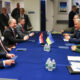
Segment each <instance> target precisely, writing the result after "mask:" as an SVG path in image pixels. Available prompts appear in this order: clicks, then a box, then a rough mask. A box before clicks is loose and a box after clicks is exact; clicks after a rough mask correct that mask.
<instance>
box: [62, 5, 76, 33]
mask: <svg viewBox="0 0 80 80" xmlns="http://www.w3.org/2000/svg"><path fill="white" fill-rule="evenodd" d="M76 14H77V7H76V6H75V5H73V6H72V10H71V11H70V12H69V23H68V28H66V29H65V30H61V32H70V33H74V21H73V18H74V16H75V15H76Z"/></svg>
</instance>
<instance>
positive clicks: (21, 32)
mask: <svg viewBox="0 0 80 80" xmlns="http://www.w3.org/2000/svg"><path fill="white" fill-rule="evenodd" d="M24 25H25V19H24V18H20V19H19V24H18V25H17V26H16V30H17V32H18V34H19V35H20V37H21V38H23V37H24V36H26V35H29V36H33V35H34V33H33V32H32V33H30V34H28V32H27V31H25V30H24V28H23V27H24Z"/></svg>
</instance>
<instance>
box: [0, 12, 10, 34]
mask: <svg viewBox="0 0 80 80" xmlns="http://www.w3.org/2000/svg"><path fill="white" fill-rule="evenodd" d="M8 21H9V15H8V14H7V16H5V15H4V14H3V13H1V14H0V30H1V33H2V34H3V32H4V26H8Z"/></svg>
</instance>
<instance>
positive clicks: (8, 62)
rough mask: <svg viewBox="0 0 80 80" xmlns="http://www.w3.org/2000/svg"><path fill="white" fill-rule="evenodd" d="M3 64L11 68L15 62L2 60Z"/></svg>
mask: <svg viewBox="0 0 80 80" xmlns="http://www.w3.org/2000/svg"><path fill="white" fill-rule="evenodd" d="M3 62H4V64H5V65H7V66H11V65H12V64H15V61H14V60H4V61H3Z"/></svg>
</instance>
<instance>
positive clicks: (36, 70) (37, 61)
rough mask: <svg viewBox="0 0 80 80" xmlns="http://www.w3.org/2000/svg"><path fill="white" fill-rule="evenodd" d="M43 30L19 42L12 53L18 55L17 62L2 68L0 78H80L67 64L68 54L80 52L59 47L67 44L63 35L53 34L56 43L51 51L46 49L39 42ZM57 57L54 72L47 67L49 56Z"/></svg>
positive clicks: (37, 79)
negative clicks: (22, 49)
mask: <svg viewBox="0 0 80 80" xmlns="http://www.w3.org/2000/svg"><path fill="white" fill-rule="evenodd" d="M40 33H41V32H35V36H33V37H30V39H29V40H28V41H25V42H21V43H18V44H17V46H16V48H15V49H13V50H12V51H11V52H10V53H14V54H15V55H16V56H18V57H17V59H16V61H15V62H16V63H15V64H14V65H12V66H11V67H6V68H5V69H0V78H8V79H15V80H80V74H70V73H69V71H68V69H67V67H66V66H67V65H70V64H69V61H68V59H67V56H80V54H79V53H75V52H72V51H71V47H69V48H68V49H64V48H59V46H65V44H66V43H68V42H64V41H63V36H62V35H60V34H53V39H54V43H53V44H52V45H51V51H50V52H46V51H44V47H43V46H41V44H39V36H40ZM43 38H44V42H45V43H46V38H47V33H46V32H43ZM17 48H26V51H16V49H17ZM49 57H50V58H51V59H55V61H56V69H54V70H53V71H52V72H50V71H48V70H47V69H46V68H45V63H46V60H47V59H48V58H49Z"/></svg>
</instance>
